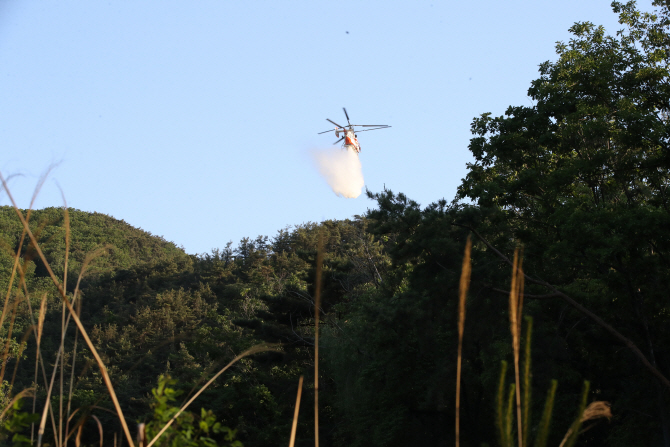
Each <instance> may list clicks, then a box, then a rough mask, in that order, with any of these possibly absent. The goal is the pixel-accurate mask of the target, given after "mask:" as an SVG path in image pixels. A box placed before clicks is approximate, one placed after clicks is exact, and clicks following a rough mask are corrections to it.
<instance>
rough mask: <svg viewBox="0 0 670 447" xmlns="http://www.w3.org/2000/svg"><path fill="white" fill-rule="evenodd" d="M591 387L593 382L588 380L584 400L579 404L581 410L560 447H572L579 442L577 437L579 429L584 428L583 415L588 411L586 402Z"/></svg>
mask: <svg viewBox="0 0 670 447" xmlns="http://www.w3.org/2000/svg"><path fill="white" fill-rule="evenodd" d="M590 386H591V382H589V381H588V380H585V381H584V386H583V388H582V399H581V402H580V404H579V410H578V411H577V418H576V419H575V421H574V422H573V423H572V425H571V426H570V428H569V429H568V431H567V433H566V434H565V436H564V437H563V440H562V441H561V444H560V445H559V447H572V446H573V445H574V444H575V442H576V441H577V437H578V436H579V428H580V427H581V426H582V422H583V420H584V419H583V415H584V410H586V401H587V399H588V396H589V387H590Z"/></svg>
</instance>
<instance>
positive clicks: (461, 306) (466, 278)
mask: <svg viewBox="0 0 670 447" xmlns="http://www.w3.org/2000/svg"><path fill="white" fill-rule="evenodd" d="M471 246H472V240H471V238H470V235H468V240H467V242H466V243H465V255H464V256H463V267H462V268H461V281H460V284H459V288H458V292H459V293H458V356H457V360H456V447H460V445H461V365H462V357H463V329H464V328H465V299H466V296H467V294H468V288H469V287H470V273H471V270H472V264H471V259H470V248H471Z"/></svg>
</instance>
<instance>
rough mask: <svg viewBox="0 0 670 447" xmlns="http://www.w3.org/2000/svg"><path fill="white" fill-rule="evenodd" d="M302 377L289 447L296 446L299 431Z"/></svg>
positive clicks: (299, 382) (299, 383) (299, 381)
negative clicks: (296, 435) (296, 434)
mask: <svg viewBox="0 0 670 447" xmlns="http://www.w3.org/2000/svg"><path fill="white" fill-rule="evenodd" d="M302 378H303V377H302V376H300V380H298V397H296V399H295V410H294V411H293V425H292V426H291V439H290V440H289V442H288V447H293V445H294V444H295V433H296V431H297V430H298V413H299V412H300V397H301V396H302Z"/></svg>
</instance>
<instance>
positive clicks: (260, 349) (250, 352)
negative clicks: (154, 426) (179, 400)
mask: <svg viewBox="0 0 670 447" xmlns="http://www.w3.org/2000/svg"><path fill="white" fill-rule="evenodd" d="M274 350H275V349H274V348H273V347H272V346H269V345H257V346H253V347H251V348H249V349H247V350H246V351H244V352H243V353H242V354H240V355H238V356H237V357H235V358H234V359H232V360H231V361H230V362H229V363H228V364H227V365H226V366H224V367H223V368H222V369H221V370H220V371H219V372H218V373H216V374H215V375H214V377H212V378H211V379H209V381H207V383H206V384H205V385H203V387H202V388H200V389H199V390H198V392H197V393H195V394H194V395H193V397H191V398H190V399H189V400H188V402H186V403H185V404H184V405H183V406H182V407H181V408H180V409H179V411H177V413H175V415H174V416H172V419H170V421H169V422H168V423H167V424H165V426H164V427H163V428H162V429H161V431H159V432H158V434H157V435H156V436H155V437H154V439H152V440H151V441H150V442H149V443H148V444H147V447H151V446H152V445H153V444H154V443H155V442H156V441H158V439H159V438H160V437H161V435H162V434H163V433H165V430H167V429H168V428H169V427H170V425H172V423H173V422H174V421H176V420H177V418H178V417H179V416H180V415H181V414H182V413H183V412H184V410H186V409H187V408H188V407H189V405H191V404H192V403H193V401H194V400H195V399H197V397H198V396H200V394H202V392H203V391H205V390H206V389H207V388H208V387H209V386H210V385H211V384H212V382H214V381H215V380H216V379H217V378H218V377H219V376H220V375H221V374H223V373H224V372H225V371H226V370H227V369H228V368H230V367H231V366H233V364H235V363H236V362H237V361H238V360H240V359H243V358H244V357H247V356H249V355H253V354H257V353H259V352H265V351H274ZM130 445H134V444H133V443H132V440H131V441H130Z"/></svg>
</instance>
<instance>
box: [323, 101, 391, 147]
mask: <svg viewBox="0 0 670 447" xmlns="http://www.w3.org/2000/svg"><path fill="white" fill-rule="evenodd" d="M342 110H344V116H346V117H347V124H348V125H347V126H340V125H339V124H337V123H336V122H335V121H333V120H331V119H328V118H326V121H329V122H331V123H333V124H335V129H334V131H335V136H336V137H337V138H340V133H342V138H340V139H339V140H337V141H336V142H334V143H333V144H337V143H339V142H340V141H342V140H344V144H343V145H342V148H343V149H352V150H353V151H355V152H356V153H357V154H359V153H360V152H361V145H360V143H359V142H358V137H357V135H356V132H367V131H368V130H377V129H386V128H388V127H391V126H387V125H386V124H351V122H350V121H349V114H348V113H347V109H346V108H344V107H342ZM355 127H374V129H363V130H358V131H357V130H355V129H354V128H355ZM328 132H333V130H325V131H323V132H319V133H318V134H317V135H321V134H322V133H328Z"/></svg>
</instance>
